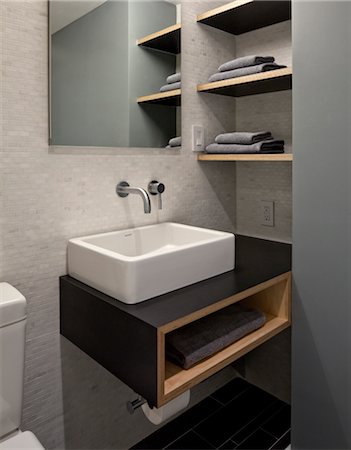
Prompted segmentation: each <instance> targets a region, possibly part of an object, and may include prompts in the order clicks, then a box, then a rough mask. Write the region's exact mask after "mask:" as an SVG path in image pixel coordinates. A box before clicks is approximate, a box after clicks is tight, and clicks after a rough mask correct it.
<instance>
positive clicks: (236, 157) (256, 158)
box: [197, 153, 293, 161]
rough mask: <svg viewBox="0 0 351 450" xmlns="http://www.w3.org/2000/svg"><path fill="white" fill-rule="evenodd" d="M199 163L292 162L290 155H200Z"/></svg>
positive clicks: (198, 157)
mask: <svg viewBox="0 0 351 450" xmlns="http://www.w3.org/2000/svg"><path fill="white" fill-rule="evenodd" d="M197 159H198V160H199V161H292V160H293V155H292V153H276V154H262V155H261V154H249V155H245V154H228V153H225V154H221V153H216V154H214V153H201V154H200V155H198V156H197Z"/></svg>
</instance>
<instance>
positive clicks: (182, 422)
mask: <svg viewBox="0 0 351 450" xmlns="http://www.w3.org/2000/svg"><path fill="white" fill-rule="evenodd" d="M220 407H221V405H220V403H218V402H217V401H216V400H214V399H212V398H211V397H207V398H205V399H204V400H202V401H201V402H199V403H198V404H197V405H195V406H193V407H192V408H190V409H188V410H187V411H185V413H183V414H181V415H180V416H179V417H177V418H176V419H174V420H172V422H169V423H168V424H166V425H164V426H163V427H162V428H159V429H158V430H156V431H155V432H154V433H152V434H151V435H150V436H147V437H146V438H145V439H143V440H142V441H140V442H138V443H137V444H135V445H134V446H133V447H132V448H133V449H144V450H151V449H162V448H164V447H166V446H167V445H169V444H170V443H171V442H173V441H175V440H176V439H177V438H178V437H179V436H181V435H183V434H184V433H186V432H187V431H189V430H190V429H191V428H193V427H194V426H196V425H197V424H198V423H200V422H201V421H202V420H204V419H205V418H206V417H208V416H210V415H211V414H212V413H214V412H216V411H217V410H218V409H219V408H220Z"/></svg>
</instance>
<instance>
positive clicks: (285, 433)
mask: <svg viewBox="0 0 351 450" xmlns="http://www.w3.org/2000/svg"><path fill="white" fill-rule="evenodd" d="M261 429H262V431H264V432H265V433H267V434H269V435H270V436H273V437H274V438H275V439H276V440H277V441H276V443H277V442H279V441H280V439H283V437H284V436H286V435H287V434H288V433H290V432H291V428H289V429H288V430H287V431H285V432H284V433H283V434H282V435H281V436H280V437H278V438H277V437H276V436H274V434H272V433H270V432H269V431H266V430H264V429H263V428H261ZM273 445H274V444H273Z"/></svg>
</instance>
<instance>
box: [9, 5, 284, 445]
mask: <svg viewBox="0 0 351 450" xmlns="http://www.w3.org/2000/svg"><path fill="white" fill-rule="evenodd" d="M222 3H224V2H222ZM209 7H212V4H209V3H207V2H205V1H202V2H198V3H189V2H185V3H184V5H183V31H182V46H183V55H182V58H183V62H182V64H183V65H182V72H183V91H184V95H183V108H182V123H183V143H184V145H183V148H182V150H181V151H173V150H170V151H162V150H157V149H148V150H140V149H106V148H101V149H100V148H54V149H50V148H49V147H48V145H47V139H48V128H47V121H48V114H47V100H48V89H47V76H48V73H47V44H48V42H47V3H46V2H45V1H44V0H23V1H12V0H8V1H5V0H2V1H0V20H1V27H0V46H1V51H0V58H1V64H2V71H0V88H1V106H2V108H1V109H0V123H1V133H0V135H1V138H0V139H1V141H0V145H1V148H0V151H1V162H0V163H1V166H0V169H1V177H0V179H1V192H0V207H1V214H0V217H1V219H0V227H1V230H0V231H1V243H0V246H1V247H0V250H1V258H0V279H2V280H6V281H8V282H10V283H12V284H14V285H15V286H16V287H17V288H19V289H20V290H21V291H22V292H23V293H24V295H25V296H26V298H27V300H28V329H27V346H26V368H25V389H24V407H23V429H31V430H33V431H34V432H35V433H37V435H38V437H39V438H40V439H41V440H42V442H43V444H44V445H45V446H46V447H47V448H63V447H64V446H66V447H67V448H112V447H114V448H126V447H128V446H130V445H131V444H133V443H134V442H136V441H137V440H139V439H141V438H142V437H144V436H145V435H147V434H149V433H150V432H151V431H153V430H154V427H153V426H152V425H151V424H150V423H148V422H147V421H146V419H144V417H143V416H142V415H141V413H140V412H139V413H137V414H136V415H135V416H133V417H130V416H127V415H126V413H125V409H124V404H125V402H126V401H127V400H130V399H131V398H133V394H132V392H131V391H130V390H129V389H128V388H127V387H126V386H125V385H123V384H122V383H120V382H119V381H118V380H117V379H115V378H114V377H112V376H111V375H110V374H108V373H107V372H106V371H104V370H103V369H102V368H101V367H99V366H98V365H97V364H95V363H94V362H92V361H91V360H90V359H89V358H87V357H86V356H85V355H84V354H82V353H81V352H80V351H79V350H77V349H76V348H75V347H74V346H72V345H71V344H70V343H68V342H67V341H65V340H64V339H62V340H60V337H59V315H58V277H59V276H60V275H62V274H65V273H66V243H67V239H69V238H70V237H73V236H79V235H85V234H89V233H95V232H103V231H108V230H113V229H120V228H125V227H131V226H137V225H143V224H148V223H154V222H157V221H165V220H173V221H178V222H185V223H188V224H194V225H200V226H204V227H210V228H217V229H222V230H228V231H234V230H235V226H236V220H238V230H239V231H240V232H242V233H245V232H247V233H246V234H249V233H253V234H257V235H265V232H264V231H263V230H262V229H261V227H260V226H258V225H257V223H256V222H257V220H256V219H257V218H256V217H254V213H253V212H252V210H251V206H250V207H249V206H248V204H250V202H252V200H253V199H254V198H257V191H258V192H260V189H261V188H262V185H264V186H265V188H267V189H270V190H269V191H268V193H267V195H268V196H269V195H270V193H275V192H277V190H278V191H281V192H282V194H281V195H283V198H284V200H283V203H284V202H285V207H284V208H285V209H284V210H283V209H282V211H281V212H280V208H278V212H279V215H280V214H282V216H284V217H283V218H282V223H283V222H284V224H282V225H279V227H277V228H276V229H275V231H274V232H272V233H271V234H270V235H269V236H270V237H278V238H279V237H281V238H289V236H290V235H289V229H290V228H289V227H290V223H289V217H290V216H289V212H288V209H289V199H290V194H289V180H288V181H287V180H286V178H285V175H286V177H287V178H289V176H288V170H287V169H286V166H284V165H276V164H272V165H270V164H269V165H267V166H266V165H265V166H264V168H262V167H261V166H259V165H253V166H250V165H247V164H243V165H238V166H237V181H238V185H237V195H235V192H236V191H235V184H236V171H235V164H231V163H229V164H223V163H201V164H199V163H198V162H197V161H196V157H195V155H194V154H193V153H192V152H191V124H200V125H204V127H205V130H206V142H210V140H211V139H213V137H214V136H215V135H216V134H217V133H218V132H220V131H222V130H225V129H234V128H235V126H236V124H235V112H236V108H237V111H239V110H241V108H242V109H243V110H244V109H245V106H244V105H241V103H239V104H237V105H236V102H235V101H234V99H231V98H225V97H220V96H215V95H211V94H203V95H198V94H196V92H195V85H196V84H197V83H198V82H202V81H206V80H207V77H208V75H209V74H210V73H212V72H214V71H215V70H216V68H217V66H218V65H219V64H220V63H221V62H222V61H223V60H226V59H230V58H232V57H233V56H234V55H235V38H234V37H233V36H231V35H227V34H226V33H222V32H218V31H216V30H212V29H210V28H208V27H206V26H204V25H197V24H196V23H195V16H196V14H197V13H199V12H202V11H204V10H207V9H209ZM244 37H245V36H243V38H244ZM240 39H241V38H240ZM240 42H241V41H239V44H240ZM237 46H238V42H237ZM239 48H240V45H239ZM272 95H275V94H272ZM276 98H277V99H278V95H277V96H276ZM239 102H240V101H239ZM280 103H281V101H280V100H279V99H278V100H277V102H276V105H280ZM284 114H286V113H284ZM245 115H247V117H248V118H249V116H250V110H249V109H247V110H246V112H245V114H244V113H243V114H240V117H241V119H240V120H242V121H243V120H244V119H243V118H244V116H245ZM237 116H239V114H238V115H237ZM241 123H243V124H244V122H240V124H241ZM280 166H282V167H280ZM282 168H283V170H284V171H285V172H284V173H285V175H277V174H278V173H279V171H280V170H281V169H282ZM245 171H246V172H247V173H248V176H250V177H251V179H252V184H251V186H250V188H247V189H246V190H245V189H244V187H245V186H244V183H245V179H246V180H247V176H246V175H245ZM154 178H158V179H159V180H160V181H162V182H164V183H165V185H166V188H167V190H166V192H165V194H164V209H163V211H161V212H159V211H157V210H156V208H155V206H156V205H155V204H154V205H153V206H154V209H153V212H152V214H151V215H150V216H146V215H144V214H143V212H142V205H141V202H140V199H139V198H128V200H126V199H120V198H117V197H116V195H115V185H116V183H117V182H118V181H119V180H122V179H126V180H128V181H129V182H130V183H131V184H137V185H139V186H146V185H147V183H148V182H149V181H150V180H151V179H154ZM258 180H260V182H259V181H258ZM236 202H237V205H236ZM236 211H237V214H236ZM253 217H254V218H253ZM277 220H278V218H277ZM252 221H253V222H252ZM278 223H280V219H279V221H278ZM250 227H251V228H250ZM233 373H234V372H233V370H232V369H231V368H228V369H227V370H226V371H224V372H222V373H221V374H219V375H218V376H217V377H215V378H214V379H211V380H209V382H207V383H205V384H203V385H200V386H199V387H198V388H197V389H196V390H194V400H193V401H197V400H199V399H200V398H201V397H202V396H205V395H206V394H208V393H209V392H210V391H211V390H212V389H214V388H215V387H217V386H218V385H220V384H221V383H223V382H225V381H226V380H228V379H229V378H230V377H232V376H233Z"/></svg>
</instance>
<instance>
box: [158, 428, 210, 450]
mask: <svg viewBox="0 0 351 450" xmlns="http://www.w3.org/2000/svg"><path fill="white" fill-rule="evenodd" d="M166 448H167V449H168V448H169V449H171V448H172V449H186V450H196V449H199V450H201V449H213V448H214V447H212V446H211V445H210V444H209V443H208V442H206V441H205V440H203V439H202V438H201V437H200V436H199V435H197V434H196V433H194V432H193V431H188V432H187V433H186V434H184V435H183V436H182V437H180V438H179V439H177V440H176V441H175V442H173V443H172V444H170V445H169V446H168V447H166Z"/></svg>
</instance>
